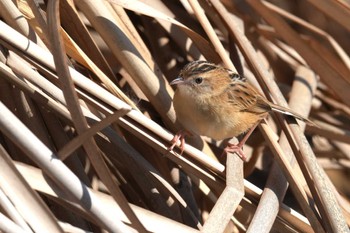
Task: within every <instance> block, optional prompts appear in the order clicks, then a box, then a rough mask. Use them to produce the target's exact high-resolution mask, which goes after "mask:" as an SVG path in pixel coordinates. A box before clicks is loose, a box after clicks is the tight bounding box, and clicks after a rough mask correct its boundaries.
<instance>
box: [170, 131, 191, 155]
mask: <svg viewBox="0 0 350 233" xmlns="http://www.w3.org/2000/svg"><path fill="white" fill-rule="evenodd" d="M187 135H190V133H189V132H188V131H187V130H180V131H179V132H177V133H176V134H175V135H174V137H173V139H171V141H170V143H171V146H169V147H168V151H172V150H173V149H174V147H175V146H176V144H177V142H178V141H180V155H182V153H183V152H184V150H185V136H187Z"/></svg>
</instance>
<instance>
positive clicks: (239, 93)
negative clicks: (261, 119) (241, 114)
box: [225, 81, 272, 114]
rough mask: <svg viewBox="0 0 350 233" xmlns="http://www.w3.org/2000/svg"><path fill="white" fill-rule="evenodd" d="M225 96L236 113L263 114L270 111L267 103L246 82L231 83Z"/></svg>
mask: <svg viewBox="0 0 350 233" xmlns="http://www.w3.org/2000/svg"><path fill="white" fill-rule="evenodd" d="M225 94H226V99H227V101H228V102H229V103H231V104H232V106H233V107H235V108H237V111H245V112H251V113H255V114H264V113H266V112H269V111H271V110H272V109H271V107H270V105H269V104H268V101H267V100H265V98H264V97H263V96H261V95H260V93H259V92H258V91H257V90H256V89H255V88H254V87H253V86H252V85H251V84H249V83H247V82H244V81H243V82H241V81H235V82H232V83H231V85H230V87H228V88H227V89H226V91H225Z"/></svg>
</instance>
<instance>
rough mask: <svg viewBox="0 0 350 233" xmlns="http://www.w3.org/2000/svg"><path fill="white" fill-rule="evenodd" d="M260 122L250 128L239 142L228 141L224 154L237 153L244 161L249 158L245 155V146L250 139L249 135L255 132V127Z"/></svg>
mask: <svg viewBox="0 0 350 233" xmlns="http://www.w3.org/2000/svg"><path fill="white" fill-rule="evenodd" d="M259 123H260V122H258V123H256V124H255V125H254V126H253V127H252V128H250V129H249V131H248V132H247V133H246V134H245V135H244V137H243V139H242V140H241V141H240V142H239V143H238V144H236V145H235V144H232V143H228V144H227V146H226V147H225V149H224V152H223V153H224V154H225V153H226V154H227V153H229V152H231V153H236V154H237V155H238V156H239V157H240V158H241V159H242V160H243V161H246V160H247V157H246V156H245V154H244V152H243V146H244V144H245V143H246V141H247V140H248V138H249V136H250V135H251V134H252V133H253V131H254V129H255V128H256V127H257V126H258V124H259Z"/></svg>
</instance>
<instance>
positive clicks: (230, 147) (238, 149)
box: [222, 143, 247, 162]
mask: <svg viewBox="0 0 350 233" xmlns="http://www.w3.org/2000/svg"><path fill="white" fill-rule="evenodd" d="M227 153H236V154H237V155H238V156H239V157H240V158H241V159H242V160H243V161H244V162H245V161H247V157H246V156H245V154H244V152H243V143H238V144H237V145H235V144H231V143H228V144H227V146H226V147H225V149H224V151H223V153H222V155H226V154H227Z"/></svg>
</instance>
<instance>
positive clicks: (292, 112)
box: [270, 103, 316, 126]
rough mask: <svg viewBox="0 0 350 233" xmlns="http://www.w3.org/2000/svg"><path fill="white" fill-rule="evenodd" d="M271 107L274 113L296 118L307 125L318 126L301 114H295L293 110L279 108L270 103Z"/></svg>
mask: <svg viewBox="0 0 350 233" xmlns="http://www.w3.org/2000/svg"><path fill="white" fill-rule="evenodd" d="M270 107H271V110H272V111H275V112H279V113H282V114H284V115H288V116H293V117H295V118H297V119H299V120H302V121H304V122H305V123H307V124H309V125H313V126H316V124H315V123H314V122H313V121H311V120H309V119H307V118H306V117H303V116H302V115H300V114H299V113H296V112H294V111H293V110H291V109H289V108H285V107H282V106H279V105H276V104H272V103H270Z"/></svg>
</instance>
